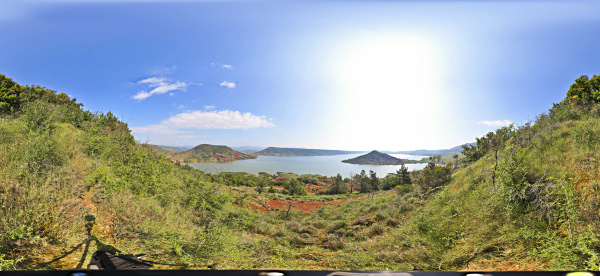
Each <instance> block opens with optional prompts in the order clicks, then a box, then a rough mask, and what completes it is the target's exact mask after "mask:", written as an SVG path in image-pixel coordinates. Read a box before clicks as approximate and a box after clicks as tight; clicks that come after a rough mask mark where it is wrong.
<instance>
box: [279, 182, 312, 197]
mask: <svg viewBox="0 0 600 276" xmlns="http://www.w3.org/2000/svg"><path fill="white" fill-rule="evenodd" d="M283 188H284V190H283V191H284V193H286V194H289V195H307V194H308V192H306V190H305V189H304V183H302V182H300V181H299V180H297V179H291V180H290V181H289V182H286V183H285V184H284V185H283Z"/></svg>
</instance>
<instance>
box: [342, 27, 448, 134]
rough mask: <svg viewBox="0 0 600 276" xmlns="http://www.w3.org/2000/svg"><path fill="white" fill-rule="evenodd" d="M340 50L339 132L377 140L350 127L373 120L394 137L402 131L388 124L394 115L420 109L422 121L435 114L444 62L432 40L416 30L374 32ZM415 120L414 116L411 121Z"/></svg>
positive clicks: (411, 125) (376, 126)
mask: <svg viewBox="0 0 600 276" xmlns="http://www.w3.org/2000/svg"><path fill="white" fill-rule="evenodd" d="M342 49H343V50H341V51H339V52H338V53H337V55H338V58H337V61H336V65H335V79H336V83H337V88H338V90H337V93H336V99H337V101H336V102H337V103H339V105H338V106H337V108H336V109H337V113H338V119H340V120H341V121H343V123H342V124H341V125H340V128H341V129H342V130H341V132H343V133H346V135H352V136H353V137H355V140H357V142H360V140H362V139H363V138H364V139H366V140H368V139H373V137H372V136H371V137H370V138H369V137H366V136H365V137H360V135H362V134H356V132H355V131H350V132H352V133H349V132H348V129H352V126H356V125H369V126H372V127H373V128H374V129H379V130H381V131H382V133H384V132H385V133H386V135H387V136H388V137H392V136H397V135H401V133H398V131H399V130H394V128H390V125H391V124H393V123H392V122H390V121H391V120H395V119H398V118H401V117H403V116H404V117H405V118H406V116H407V115H412V116H414V115H417V114H418V116H419V117H418V118H419V120H420V121H421V123H422V122H423V121H427V120H428V119H429V118H431V116H434V115H433V114H430V113H431V112H429V110H432V109H434V108H435V107H436V106H438V105H439V101H440V100H441V99H442V98H443V97H439V95H440V93H441V89H440V87H439V81H437V80H438V79H439V77H440V75H441V73H442V69H443V66H442V63H441V58H440V55H439V53H438V52H437V51H436V49H437V48H436V44H435V43H434V41H432V40H430V39H426V38H424V37H421V36H417V35H399V34H370V35H361V36H359V37H355V38H353V39H350V40H348V41H346V44H345V45H344V47H343V48H342ZM417 125H418V122H415V120H411V121H410V122H408V123H407V127H413V128H416V127H417ZM357 135H358V136H357ZM382 137H383V136H382ZM380 139H383V138H380ZM390 139H391V138H390ZM381 142H382V143H383V142H384V141H383V140H382V141H381ZM388 142H389V143H390V144H391V143H393V142H392V141H391V140H389V141H386V142H385V143H388Z"/></svg>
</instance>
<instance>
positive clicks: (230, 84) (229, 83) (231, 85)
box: [220, 81, 235, 89]
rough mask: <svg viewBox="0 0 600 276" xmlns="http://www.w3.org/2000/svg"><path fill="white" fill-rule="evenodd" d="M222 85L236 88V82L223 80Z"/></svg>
mask: <svg viewBox="0 0 600 276" xmlns="http://www.w3.org/2000/svg"><path fill="white" fill-rule="evenodd" d="M220 85H221V86H225V87H227V89H233V88H235V82H228V81H223V82H222V83H221V84H220Z"/></svg>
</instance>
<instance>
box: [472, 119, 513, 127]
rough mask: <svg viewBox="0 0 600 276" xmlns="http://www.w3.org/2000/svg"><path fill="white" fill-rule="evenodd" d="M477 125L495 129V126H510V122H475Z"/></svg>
mask: <svg viewBox="0 0 600 276" xmlns="http://www.w3.org/2000/svg"><path fill="white" fill-rule="evenodd" d="M477 124H480V125H486V126H494V127H497V126H507V125H510V124H512V122H511V121H509V120H496V121H479V122H477Z"/></svg>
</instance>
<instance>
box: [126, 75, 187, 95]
mask: <svg viewBox="0 0 600 276" xmlns="http://www.w3.org/2000/svg"><path fill="white" fill-rule="evenodd" d="M137 84H146V85H148V86H149V88H153V89H152V90H150V92H148V91H145V90H142V91H140V92H138V93H137V94H135V95H133V97H132V98H133V99H135V100H138V101H142V100H145V99H147V98H148V97H150V96H152V95H160V94H165V93H169V92H170V93H169V95H170V96H173V95H174V93H173V92H172V91H177V90H179V91H185V90H186V88H187V87H188V84H187V83H185V82H182V81H172V80H170V79H167V78H164V77H150V78H146V79H143V80H141V81H138V82H137Z"/></svg>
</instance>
